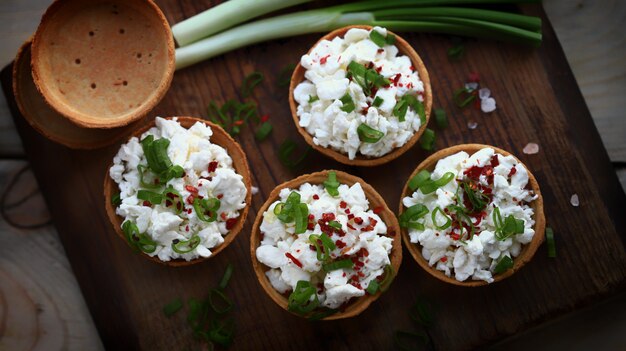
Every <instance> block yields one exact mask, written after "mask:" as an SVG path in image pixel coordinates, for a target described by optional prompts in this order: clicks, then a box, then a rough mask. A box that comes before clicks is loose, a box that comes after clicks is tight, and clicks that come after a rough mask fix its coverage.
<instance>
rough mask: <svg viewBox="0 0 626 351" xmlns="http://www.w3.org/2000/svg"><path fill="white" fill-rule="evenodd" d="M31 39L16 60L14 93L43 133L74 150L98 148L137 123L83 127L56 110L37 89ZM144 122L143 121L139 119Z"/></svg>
mask: <svg viewBox="0 0 626 351" xmlns="http://www.w3.org/2000/svg"><path fill="white" fill-rule="evenodd" d="M30 46H31V41H30V39H29V40H28V41H26V42H25V43H24V44H23V45H22V46H21V47H20V49H19V51H18V52H17V55H16V56H15V61H13V94H14V96H15V102H16V104H17V107H18V109H19V110H20V113H21V114H22V116H23V117H24V119H25V120H26V122H28V124H30V126H31V127H33V128H34V129H35V130H36V131H37V132H39V134H41V135H43V136H44V137H46V138H48V139H50V140H52V141H54V142H56V143H59V144H62V145H64V146H67V147H69V148H70V149H84V150H90V149H97V148H100V147H104V146H106V145H110V144H113V143H114V142H116V141H118V140H119V139H121V138H122V137H123V136H124V135H126V134H128V133H129V132H130V130H131V129H132V128H133V127H134V126H135V125H134V124H133V125H129V126H126V127H119V128H112V129H93V128H82V127H79V126H77V125H76V124H74V123H72V122H70V121H69V120H68V119H67V118H65V117H63V116H62V115H60V114H59V113H58V112H56V111H55V110H53V109H52V108H51V107H50V105H48V104H47V103H46V101H45V100H44V98H43V96H41V94H40V93H39V91H38V90H37V87H36V86H35V82H34V81H33V76H32V73H31V68H30ZM136 123H140V122H136Z"/></svg>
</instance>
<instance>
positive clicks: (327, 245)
mask: <svg viewBox="0 0 626 351" xmlns="http://www.w3.org/2000/svg"><path fill="white" fill-rule="evenodd" d="M309 242H310V243H311V244H313V246H314V247H315V251H316V252H317V260H318V261H320V262H326V261H328V260H329V259H330V252H331V251H332V250H334V249H335V248H337V246H336V245H335V243H334V242H333V241H332V240H331V239H330V238H329V237H328V235H327V234H326V233H322V234H321V235H316V234H311V235H309ZM320 242H321V243H322V245H321V246H320Z"/></svg>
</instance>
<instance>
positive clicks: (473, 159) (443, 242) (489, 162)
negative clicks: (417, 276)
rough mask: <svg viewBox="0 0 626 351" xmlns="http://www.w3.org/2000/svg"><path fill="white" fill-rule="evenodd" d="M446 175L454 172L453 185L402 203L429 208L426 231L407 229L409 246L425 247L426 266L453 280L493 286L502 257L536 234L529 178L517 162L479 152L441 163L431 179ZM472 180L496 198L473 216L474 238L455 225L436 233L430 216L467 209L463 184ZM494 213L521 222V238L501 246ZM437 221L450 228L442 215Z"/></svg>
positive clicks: (488, 150)
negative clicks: (450, 208) (522, 226)
mask: <svg viewBox="0 0 626 351" xmlns="http://www.w3.org/2000/svg"><path fill="white" fill-rule="evenodd" d="M447 172H452V173H453V174H454V176H455V180H452V181H450V182H449V183H447V184H446V185H445V186H443V187H440V188H439V189H437V190H436V191H435V192H433V193H430V194H426V195H424V194H423V193H422V191H421V190H420V189H418V190H416V191H415V192H414V193H413V194H412V195H411V196H410V197H405V198H404V199H403V200H402V203H403V205H404V206H406V207H407V208H408V207H410V206H413V205H416V204H422V205H424V206H426V207H427V208H428V214H427V215H425V216H424V217H423V219H422V223H423V224H424V229H423V230H418V229H409V236H410V240H411V242H412V243H417V244H419V245H421V248H422V255H423V256H424V258H425V259H426V260H428V263H429V264H430V265H431V266H433V267H435V268H436V269H438V270H440V271H443V272H444V273H445V274H446V275H447V276H454V278H455V279H456V280H458V281H465V280H467V279H472V280H484V281H486V282H489V283H491V282H492V281H493V271H494V269H495V266H496V265H497V263H498V261H499V260H500V259H501V258H502V257H503V256H509V257H511V258H514V257H517V256H518V255H519V253H520V250H521V248H522V245H525V244H528V243H529V242H530V241H531V240H532V238H533V236H534V234H535V231H534V229H533V226H534V224H535V221H534V219H533V215H534V211H533V209H532V208H531V207H530V206H528V203H530V202H531V201H533V200H535V199H536V198H537V196H536V195H534V194H533V192H532V191H531V190H529V189H527V185H528V172H527V170H526V168H525V167H524V166H523V165H522V164H520V163H519V162H518V161H517V160H516V159H515V158H514V157H513V156H503V155H501V154H497V153H495V151H494V150H493V149H492V148H484V149H481V150H479V151H478V152H476V153H474V154H473V155H471V156H470V155H468V154H467V153H466V152H459V153H456V154H454V155H451V156H448V157H445V158H443V159H441V160H439V161H438V162H437V165H436V166H435V169H434V171H433V172H432V173H431V179H433V180H437V179H439V178H441V177H442V176H443V175H444V174H445V173H447ZM468 177H471V178H474V180H476V182H475V183H474V184H477V185H478V186H479V188H480V189H482V190H481V191H482V192H483V193H485V194H488V193H492V194H493V195H492V196H489V202H488V204H487V206H486V208H485V209H484V210H483V211H480V212H478V213H470V214H469V217H470V218H471V220H472V222H473V223H474V224H475V228H474V235H473V237H471V235H470V233H469V232H468V229H467V228H459V226H458V225H454V222H455V221H454V220H453V225H451V226H450V227H448V228H446V229H443V230H441V229H437V228H436V227H435V225H434V224H433V221H432V212H433V210H434V209H435V208H436V207H439V208H440V209H442V210H444V209H446V207H448V206H450V205H460V206H465V207H466V208H467V207H468V206H467V204H468V203H469V202H468V201H469V200H468V199H464V197H465V193H464V192H463V188H460V181H464V180H467V179H469V178H468ZM486 189H489V190H486ZM495 207H497V208H498V209H499V211H500V214H501V217H502V219H504V218H506V217H507V216H509V215H513V216H514V217H515V218H516V219H521V220H523V221H524V230H523V233H520V234H515V235H513V236H511V237H509V238H506V239H505V240H502V241H501V240H498V239H497V238H496V235H495V231H496V225H495V223H494V208H495ZM445 211H446V216H448V218H451V219H454V218H453V217H451V216H452V215H453V213H454V212H453V211H447V210H445ZM435 219H436V221H437V223H438V224H439V226H442V223H445V222H446V218H444V217H443V214H442V213H441V212H438V213H437V215H436V217H435ZM470 237H471V239H470Z"/></svg>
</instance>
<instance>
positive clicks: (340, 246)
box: [256, 183, 393, 308]
mask: <svg viewBox="0 0 626 351" xmlns="http://www.w3.org/2000/svg"><path fill="white" fill-rule="evenodd" d="M338 190H339V195H338V196H336V197H333V196H331V195H329V194H328V192H327V191H326V190H325V189H324V187H323V186H320V185H312V184H309V183H305V184H302V185H301V186H300V188H299V189H297V190H296V191H297V192H298V193H299V194H300V196H301V202H302V203H305V204H307V206H308V208H309V220H308V221H309V226H308V229H307V230H306V232H305V233H303V234H294V232H295V225H294V223H289V224H285V223H283V222H281V221H280V220H279V219H278V218H277V217H276V215H275V214H274V208H275V206H276V205H277V204H279V203H280V202H283V203H284V202H285V201H286V200H287V197H288V196H289V194H290V193H291V192H292V191H293V190H292V189H282V191H281V192H280V201H276V202H274V203H273V204H272V205H271V206H270V207H269V208H268V210H267V211H266V212H264V213H263V221H262V223H261V227H260V231H261V233H262V240H261V244H260V246H259V247H258V248H257V250H256V257H257V259H258V260H259V262H261V263H263V264H264V265H266V266H268V267H270V269H269V270H268V271H267V272H266V273H265V274H266V276H267V278H268V279H269V281H270V283H271V284H272V286H273V287H274V289H276V290H277V291H279V292H280V293H282V294H284V293H287V292H289V291H292V290H293V289H295V288H296V285H297V283H298V281H299V280H305V281H309V282H310V283H311V284H312V286H315V287H316V288H317V297H318V299H319V302H320V306H325V307H328V308H338V307H340V306H341V305H343V304H345V303H347V302H348V301H349V300H350V299H352V298H355V297H360V296H363V295H365V293H366V292H365V289H366V288H367V287H368V285H369V283H370V282H371V281H372V280H374V279H376V278H379V277H381V276H382V274H383V272H384V268H385V266H386V265H389V264H391V262H390V259H389V254H390V252H391V249H392V245H393V239H392V238H391V237H389V236H386V233H387V226H386V225H385V223H384V222H383V220H382V219H381V218H380V217H379V216H378V215H377V214H376V213H374V211H373V210H371V209H369V201H368V200H367V198H366V196H365V193H364V192H363V188H361V185H360V184H359V183H355V184H354V185H352V186H351V187H349V186H347V185H345V184H342V185H340V186H339V189H338ZM330 218H332V220H334V221H336V222H338V223H339V224H340V225H341V231H340V232H339V233H338V232H337V231H332V232H330V233H329V230H328V228H327V226H328V222H330V221H329V220H327V219H330ZM359 223H360V224H359ZM323 232H324V233H327V234H329V237H330V239H331V240H332V241H333V242H335V245H336V248H335V249H334V250H332V251H330V256H331V258H332V259H333V260H334V259H346V258H349V259H352V261H353V262H354V265H353V267H352V268H341V269H337V270H331V271H330V272H326V271H324V269H323V263H322V262H320V261H319V260H318V259H317V251H316V249H315V248H314V247H312V245H311V242H310V241H309V236H310V235H311V234H321V233H323ZM289 256H291V257H293V258H295V260H296V261H294V260H293V259H292V258H290V257H289Z"/></svg>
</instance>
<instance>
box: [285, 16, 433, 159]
mask: <svg viewBox="0 0 626 351" xmlns="http://www.w3.org/2000/svg"><path fill="white" fill-rule="evenodd" d="M290 103H291V110H292V115H293V117H294V121H295V122H296V125H297V126H298V130H299V132H300V134H302V135H303V136H304V137H305V139H306V140H307V142H309V144H311V145H312V146H313V147H315V148H316V149H317V150H319V151H320V152H322V153H324V154H326V155H328V156H331V157H333V158H335V159H336V160H338V161H340V162H342V163H346V164H353V165H364V166H371V165H377V164H381V163H384V162H387V161H389V160H392V159H394V158H395V157H398V156H399V155H401V154H402V153H403V152H404V151H406V150H407V149H408V148H410V147H411V146H412V145H413V144H414V143H415V142H416V141H417V139H419V136H420V135H421V133H422V132H423V131H424V129H425V127H426V124H427V123H428V119H429V115H430V109H431V105H432V94H431V89H430V80H429V77H428V72H427V71H426V68H425V67H424V64H423V63H422V61H421V59H420V58H419V56H418V55H417V53H415V51H414V50H413V49H412V48H411V46H410V45H409V44H408V43H406V41H404V40H403V39H402V38H400V37H398V36H396V35H395V34H393V33H391V32H389V31H387V30H386V29H385V28H381V27H373V28H372V27H369V26H351V27H346V28H342V29H339V30H337V31H334V32H332V33H330V34H328V35H327V36H325V37H324V38H322V39H321V40H320V41H319V42H318V43H317V44H315V45H314V46H313V48H312V49H311V50H310V51H309V53H307V54H306V55H304V56H302V58H301V60H300V64H299V65H298V66H297V67H296V69H295V71H294V74H293V76H292V80H291V89H290Z"/></svg>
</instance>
